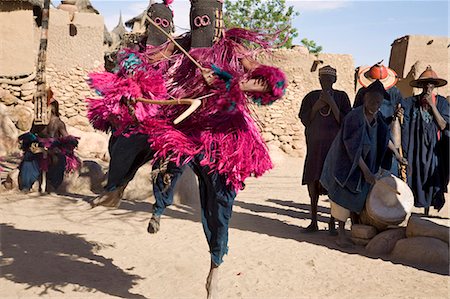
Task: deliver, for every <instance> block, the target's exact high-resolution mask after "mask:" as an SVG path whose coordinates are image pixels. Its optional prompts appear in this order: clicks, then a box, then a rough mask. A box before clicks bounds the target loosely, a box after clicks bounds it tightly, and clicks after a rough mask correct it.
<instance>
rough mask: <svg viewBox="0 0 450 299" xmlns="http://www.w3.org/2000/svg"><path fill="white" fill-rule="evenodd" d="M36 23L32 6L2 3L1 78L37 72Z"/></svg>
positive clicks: (0, 6)
mask: <svg viewBox="0 0 450 299" xmlns="http://www.w3.org/2000/svg"><path fill="white" fill-rule="evenodd" d="M16 9H17V10H16ZM34 23H35V22H34V19H33V10H32V7H31V5H29V4H28V5H26V3H22V4H20V3H11V2H0V43H1V46H0V76H25V75H29V74H31V73H33V72H34V71H35V67H34V65H35V56H36V49H35V47H34V44H33V41H34V30H33V28H34V26H35V24H34Z"/></svg>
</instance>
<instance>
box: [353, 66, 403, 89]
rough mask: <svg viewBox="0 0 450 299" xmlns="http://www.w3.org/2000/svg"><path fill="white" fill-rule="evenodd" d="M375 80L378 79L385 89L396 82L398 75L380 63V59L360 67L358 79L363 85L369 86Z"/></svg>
mask: <svg viewBox="0 0 450 299" xmlns="http://www.w3.org/2000/svg"><path fill="white" fill-rule="evenodd" d="M375 80H380V82H381V83H383V86H384V89H386V90H387V89H389V88H391V87H392V86H394V85H395V84H397V81H398V76H397V73H396V72H395V71H394V70H393V69H390V68H388V67H386V66H384V65H382V64H381V61H380V62H379V63H377V64H374V65H372V66H371V67H366V68H363V69H361V70H360V71H359V73H358V81H359V83H360V84H361V85H362V86H364V87H367V86H369V85H370V84H371V83H373V82H374V81H375Z"/></svg>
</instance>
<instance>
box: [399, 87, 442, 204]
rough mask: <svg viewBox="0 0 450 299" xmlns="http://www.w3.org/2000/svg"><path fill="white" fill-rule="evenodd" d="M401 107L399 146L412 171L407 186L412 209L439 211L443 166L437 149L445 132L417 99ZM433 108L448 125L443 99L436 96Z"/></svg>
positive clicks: (431, 113)
mask: <svg viewBox="0 0 450 299" xmlns="http://www.w3.org/2000/svg"><path fill="white" fill-rule="evenodd" d="M402 106H403V107H404V109H405V123H404V125H403V128H402V146H403V149H404V152H405V155H406V157H407V159H408V164H409V167H410V169H411V170H410V172H409V173H408V184H409V186H410V187H411V189H412V191H413V193H414V206H416V207H419V208H428V207H430V206H433V207H434V208H435V209H437V210H440V209H441V208H442V207H443V206H444V203H445V198H444V190H445V186H444V185H445V182H444V180H445V178H444V177H443V173H444V170H443V167H445V165H444V163H445V162H444V161H443V157H442V155H441V153H442V151H441V148H440V146H439V145H440V140H441V139H442V138H445V131H443V130H440V128H439V127H438V125H437V123H436V121H435V120H434V116H433V112H432V111H431V110H429V111H426V110H424V109H422V108H421V105H420V98H419V96H414V97H409V98H407V99H406V100H405V101H404V103H403V104H402ZM436 108H437V110H438V111H439V113H440V114H441V115H442V117H443V118H444V120H445V121H446V122H447V123H449V119H450V111H449V103H448V102H447V100H446V99H445V98H444V97H441V96H436ZM447 155H448V152H447Z"/></svg>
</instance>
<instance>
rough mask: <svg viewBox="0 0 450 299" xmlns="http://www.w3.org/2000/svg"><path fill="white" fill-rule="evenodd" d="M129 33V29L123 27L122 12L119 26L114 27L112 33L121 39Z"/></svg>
mask: <svg viewBox="0 0 450 299" xmlns="http://www.w3.org/2000/svg"><path fill="white" fill-rule="evenodd" d="M127 32H128V31H127V29H126V28H125V26H124V25H123V20H122V12H121V13H120V17H119V23H118V24H117V26H116V27H114V29H113V30H112V31H111V33H113V34H116V35H117V36H118V37H119V38H122V36H123V35H124V34H125V33H127Z"/></svg>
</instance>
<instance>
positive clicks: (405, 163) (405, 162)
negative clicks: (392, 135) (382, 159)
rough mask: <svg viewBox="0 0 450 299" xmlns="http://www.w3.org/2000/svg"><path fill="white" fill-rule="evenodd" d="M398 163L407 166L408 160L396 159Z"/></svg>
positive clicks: (403, 158)
mask: <svg viewBox="0 0 450 299" xmlns="http://www.w3.org/2000/svg"><path fill="white" fill-rule="evenodd" d="M396 159H397V161H398V163H400V164H401V165H404V166H408V160H407V159H406V158H405V157H400V156H399V157H396Z"/></svg>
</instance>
